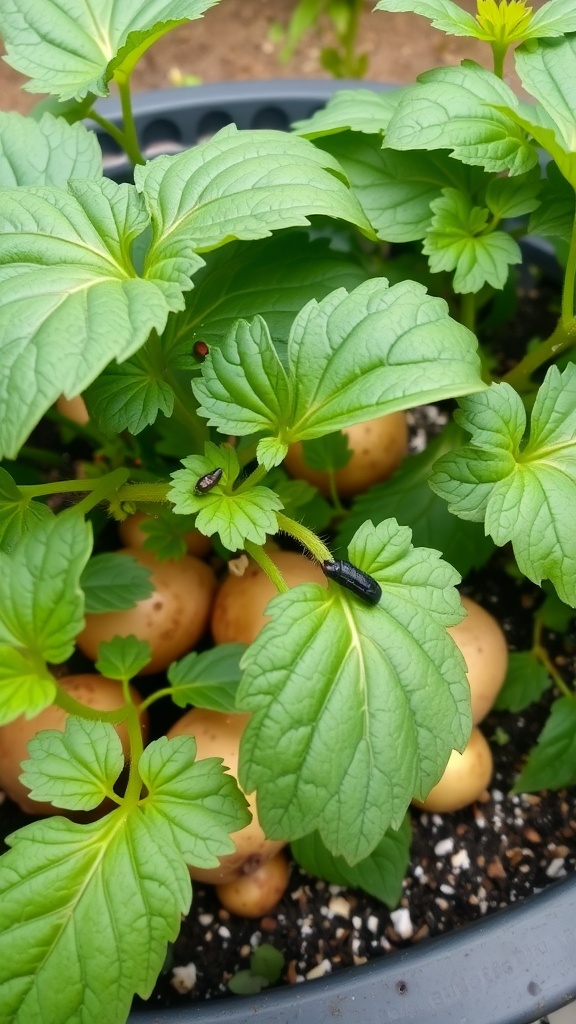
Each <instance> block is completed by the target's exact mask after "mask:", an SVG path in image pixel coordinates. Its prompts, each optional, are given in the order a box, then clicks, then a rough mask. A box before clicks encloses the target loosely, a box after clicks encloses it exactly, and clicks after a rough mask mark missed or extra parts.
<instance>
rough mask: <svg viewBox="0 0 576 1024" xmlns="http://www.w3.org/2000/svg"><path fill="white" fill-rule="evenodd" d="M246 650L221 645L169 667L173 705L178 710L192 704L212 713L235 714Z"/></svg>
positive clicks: (242, 646)
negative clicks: (241, 668)
mask: <svg viewBox="0 0 576 1024" xmlns="http://www.w3.org/2000/svg"><path fill="white" fill-rule="evenodd" d="M245 650H246V646H245V644H220V645H219V646H218V647H213V648H212V649H211V650H209V651H203V652H202V654H197V653H196V651H192V652H191V653H190V654H187V655H186V656H185V657H184V658H181V659H180V661H177V662H175V663H174V664H172V665H170V667H169V669H168V672H167V675H168V681H169V683H170V685H171V687H172V693H171V697H172V700H173V701H174V703H175V704H177V705H178V707H179V708H185V707H187V706H188V705H189V704H193V705H194V706H195V707H199V708H208V710H209V711H223V712H225V713H228V714H230V713H233V712H235V711H236V691H237V689H238V683H239V682H240V676H241V675H242V673H241V671H240V658H241V657H242V655H243V654H244V651H245Z"/></svg>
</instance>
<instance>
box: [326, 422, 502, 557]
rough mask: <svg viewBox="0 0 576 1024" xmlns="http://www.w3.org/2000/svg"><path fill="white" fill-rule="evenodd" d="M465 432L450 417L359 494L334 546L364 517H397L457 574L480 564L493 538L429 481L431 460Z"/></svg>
mask: <svg viewBox="0 0 576 1024" xmlns="http://www.w3.org/2000/svg"><path fill="white" fill-rule="evenodd" d="M464 437H465V435H464V432H463V431H462V430H461V429H460V428H459V427H458V426H457V425H456V424H455V423H454V422H453V421H452V422H451V423H449V425H448V427H447V428H446V429H445V430H444V431H443V432H442V434H441V435H440V436H439V437H438V438H435V439H434V440H433V441H431V442H430V444H429V445H428V446H427V447H426V448H425V450H424V451H423V452H420V454H419V455H413V456H411V457H410V458H407V459H405V460H404V462H403V463H402V465H401V466H400V468H399V469H398V470H396V472H395V473H394V476H393V477H392V478H391V479H390V480H386V481H384V482H383V483H381V484H376V486H375V487H371V488H370V489H369V490H367V491H365V492H364V493H363V494H360V495H358V497H357V498H355V499H354V501H353V503H352V508H351V509H350V510H349V513H348V515H347V516H346V518H345V519H343V520H342V522H341V523H340V524H339V526H338V532H337V539H338V549H340V548H346V547H347V546H348V544H349V543H350V541H351V539H352V537H353V536H354V534H355V533H356V530H358V529H359V528H360V527H361V526H362V523H365V522H366V520H368V519H369V520H371V522H373V523H374V524H375V525H377V524H378V523H381V522H382V520H383V519H397V520H398V522H399V523H402V525H403V526H409V527H410V529H411V531H412V543H413V544H414V547H417V548H420V547H426V548H434V549H435V550H437V551H441V552H442V557H443V558H444V559H445V560H446V561H447V562H449V563H450V565H453V566H454V567H455V569H457V570H458V572H459V573H460V574H461V575H462V576H467V575H468V573H469V572H470V570H471V569H479V568H480V566H482V565H484V563H485V562H486V561H487V560H488V558H489V557H490V555H491V554H492V552H493V551H494V544H493V542H492V540H491V539H490V537H486V536H485V533H484V528H483V526H481V525H480V524H479V523H470V522H466V521H465V520H463V519H456V518H455V517H454V516H453V515H451V513H450V512H449V511H448V508H447V506H446V503H445V502H444V501H443V500H442V498H439V497H438V495H437V494H435V493H434V491H433V490H432V489H431V487H430V486H429V484H428V480H429V478H430V475H431V473H432V467H433V465H434V463H435V462H436V461H437V460H438V459H439V458H440V456H441V455H444V454H446V453H447V452H450V451H452V450H453V449H454V448H455V447H457V446H458V445H461V444H462V442H463V440H464Z"/></svg>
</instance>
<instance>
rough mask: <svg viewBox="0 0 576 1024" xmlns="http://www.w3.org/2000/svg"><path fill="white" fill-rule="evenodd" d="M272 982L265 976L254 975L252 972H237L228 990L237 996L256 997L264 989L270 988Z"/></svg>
mask: <svg viewBox="0 0 576 1024" xmlns="http://www.w3.org/2000/svg"><path fill="white" fill-rule="evenodd" d="M269 984H270V982H269V981H268V979H267V978H265V977H264V975H263V974H253V973H252V971H249V970H245V971H236V973H235V974H233V975H232V977H231V978H230V981H229V982H228V988H229V989H230V991H231V992H233V993H234V995H235V996H254V995H257V993H258V992H261V991H262V989H264V988H268V986H269Z"/></svg>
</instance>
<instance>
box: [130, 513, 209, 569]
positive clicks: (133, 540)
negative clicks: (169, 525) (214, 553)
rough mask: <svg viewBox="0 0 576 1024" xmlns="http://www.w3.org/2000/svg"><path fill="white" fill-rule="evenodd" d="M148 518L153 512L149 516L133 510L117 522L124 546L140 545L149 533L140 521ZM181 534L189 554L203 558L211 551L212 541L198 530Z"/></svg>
mask: <svg viewBox="0 0 576 1024" xmlns="http://www.w3.org/2000/svg"><path fill="white" fill-rule="evenodd" d="M149 518H154V516H153V513H152V514H151V517H150V516H148V515H146V513H145V512H135V513H134V515H133V516H128V518H127V519H125V520H124V522H122V523H118V533H119V534H120V539H121V541H122V543H123V544H124V545H125V546H126V547H129V548H141V547H142V545H143V544H144V541H145V540H147V538H148V537H149V534H147V533H145V532H144V531H143V530H142V529H141V527H142V523H144V522H146V520H147V519H149ZM182 536H183V538H184V542H185V544H186V547H187V549H188V554H189V555H195V556H196V558H205V557H206V555H208V554H209V553H210V552H211V550H212V542H211V540H210V538H209V537H205V536H204V534H203V533H200V531H199V530H190V531H189V532H188V533H184V534H182Z"/></svg>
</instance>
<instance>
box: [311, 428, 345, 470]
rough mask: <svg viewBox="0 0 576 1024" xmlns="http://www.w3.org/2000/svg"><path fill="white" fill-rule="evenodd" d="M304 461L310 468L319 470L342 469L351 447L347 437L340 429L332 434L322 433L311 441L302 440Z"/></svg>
mask: <svg viewBox="0 0 576 1024" xmlns="http://www.w3.org/2000/svg"><path fill="white" fill-rule="evenodd" d="M302 454H303V456H304V462H305V463H306V465H307V466H310V469H319V470H320V471H321V472H330V471H332V472H336V470H338V469H343V468H344V466H347V465H348V463H349V462H350V458H351V456H352V449H351V448H350V446H349V444H348V437H347V436H346V434H344V433H343V432H342V431H341V430H336V431H334V433H332V434H324V436H323V437H317V438H315V439H314V440H313V441H304V442H303V444H302Z"/></svg>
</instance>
